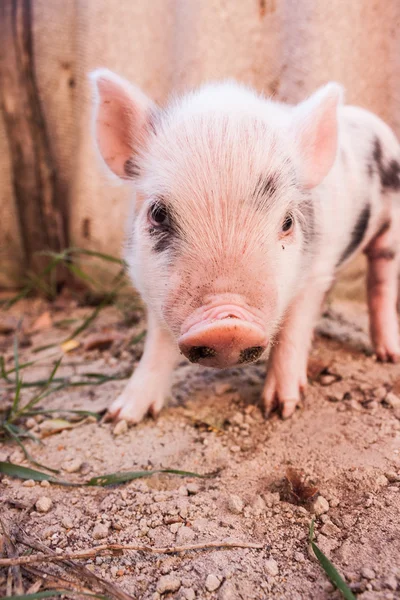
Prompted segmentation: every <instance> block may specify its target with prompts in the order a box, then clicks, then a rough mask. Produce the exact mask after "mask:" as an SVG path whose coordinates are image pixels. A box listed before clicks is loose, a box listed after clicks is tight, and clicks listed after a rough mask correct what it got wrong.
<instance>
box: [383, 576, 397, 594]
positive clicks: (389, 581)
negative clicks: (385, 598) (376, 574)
mask: <svg viewBox="0 0 400 600" xmlns="http://www.w3.org/2000/svg"><path fill="white" fill-rule="evenodd" d="M383 587H385V588H386V589H388V590H393V591H394V592H395V591H396V590H397V579H396V577H395V576H394V575H389V577H386V578H385V579H384V580H383Z"/></svg>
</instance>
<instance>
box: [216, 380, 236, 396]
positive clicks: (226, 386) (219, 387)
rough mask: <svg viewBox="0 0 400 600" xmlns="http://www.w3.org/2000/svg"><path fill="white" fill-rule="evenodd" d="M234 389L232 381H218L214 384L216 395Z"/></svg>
mask: <svg viewBox="0 0 400 600" xmlns="http://www.w3.org/2000/svg"><path fill="white" fill-rule="evenodd" d="M231 389H232V386H231V384H230V383H222V382H221V383H216V384H215V386H214V391H215V395H216V396H222V395H223V394H226V393H227V392H229V391H230V390H231Z"/></svg>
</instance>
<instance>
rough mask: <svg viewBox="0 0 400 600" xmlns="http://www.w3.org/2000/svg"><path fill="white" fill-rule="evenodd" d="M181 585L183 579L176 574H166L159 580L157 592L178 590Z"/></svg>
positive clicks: (164, 592) (163, 592)
mask: <svg viewBox="0 0 400 600" xmlns="http://www.w3.org/2000/svg"><path fill="white" fill-rule="evenodd" d="M180 587H181V580H180V579H179V577H177V576H176V575H164V576H163V577H160V579H159V580H158V582H157V592H158V593H159V594H166V593H167V592H177V591H178V590H179V588H180Z"/></svg>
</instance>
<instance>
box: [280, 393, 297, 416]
mask: <svg viewBox="0 0 400 600" xmlns="http://www.w3.org/2000/svg"><path fill="white" fill-rule="evenodd" d="M299 402H300V398H293V399H290V400H284V401H283V402H281V403H280V413H281V417H282V419H289V418H290V417H291V416H292V415H293V414H294V413H295V411H296V407H297V405H298V404H299Z"/></svg>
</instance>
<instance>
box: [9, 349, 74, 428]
mask: <svg viewBox="0 0 400 600" xmlns="http://www.w3.org/2000/svg"><path fill="white" fill-rule="evenodd" d="M61 361H62V357H61V358H59V359H58V360H57V361H56V362H55V364H54V367H53V369H52V371H51V373H50V376H49V378H48V380H47V381H46V383H45V385H44V389H43V390H42V391H41V392H40V393H39V394H36V395H35V396H34V397H33V398H32V400H29V402H28V403H27V404H25V406H22V407H21V408H20V409H19V410H18V411H17V412H16V413H15V414H14V417H13V418H14V420H15V419H17V418H18V417H20V416H21V415H23V414H24V413H25V412H26V411H28V410H30V409H31V408H33V407H34V406H36V404H38V403H39V402H40V401H41V400H43V398H45V397H46V396H48V395H49V394H52V393H53V392H54V391H56V389H60V386H56V388H51V384H52V383H53V381H54V377H55V375H56V373H57V371H58V368H59V366H60V364H61ZM62 383H64V382H62Z"/></svg>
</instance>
